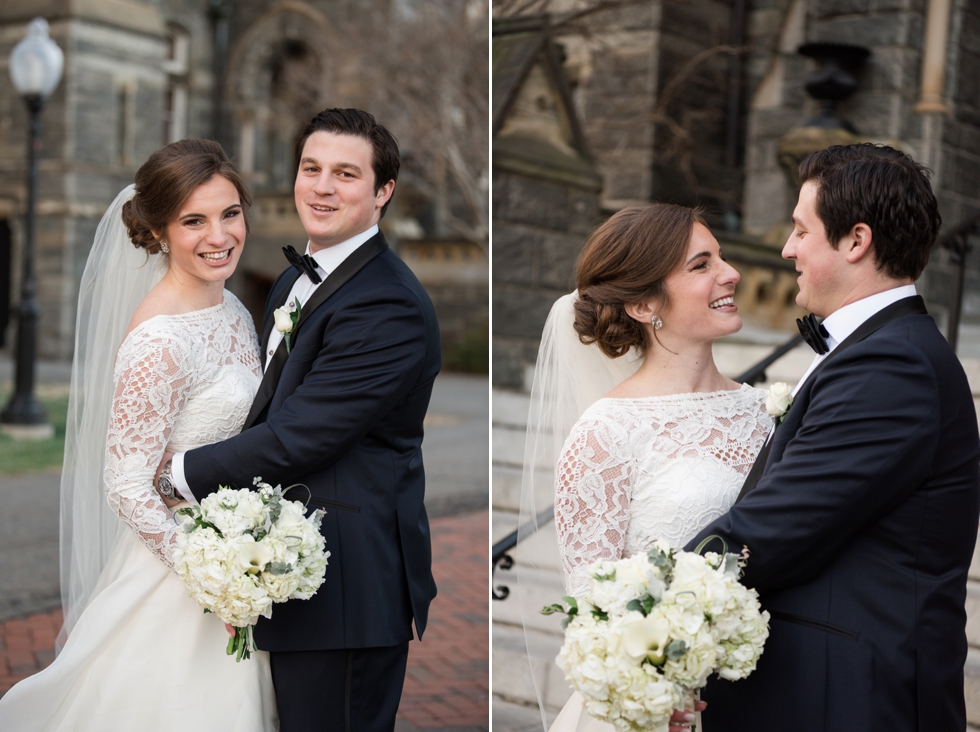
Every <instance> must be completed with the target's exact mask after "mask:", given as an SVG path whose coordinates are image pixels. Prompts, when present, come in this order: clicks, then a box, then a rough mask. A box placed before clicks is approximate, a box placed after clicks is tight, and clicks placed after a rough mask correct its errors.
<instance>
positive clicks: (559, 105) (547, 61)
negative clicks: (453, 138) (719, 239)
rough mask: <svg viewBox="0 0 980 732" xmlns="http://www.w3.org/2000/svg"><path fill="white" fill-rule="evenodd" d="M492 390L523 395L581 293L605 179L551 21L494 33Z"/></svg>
mask: <svg viewBox="0 0 980 732" xmlns="http://www.w3.org/2000/svg"><path fill="white" fill-rule="evenodd" d="M493 54H494V71H493V122H492V125H493V128H492V129H493V197H492V209H493V262H494V268H493V312H494V326H493V328H494V330H493V383H494V385H495V386H502V387H504V388H509V389H518V390H520V389H522V388H523V387H524V384H525V383H530V382H529V380H528V379H527V372H528V370H529V369H533V368H534V360H535V358H536V356H537V344H538V339H539V338H540V335H541V326H542V325H544V321H545V318H547V316H548V311H549V309H550V308H551V304H552V303H553V302H554V301H555V300H556V299H557V298H558V297H560V296H561V295H563V294H565V293H566V292H568V291H569V290H570V289H571V288H573V287H574V284H573V282H572V272H573V270H574V265H575V259H576V258H577V257H578V252H579V249H580V248H581V246H582V241H583V240H584V238H585V237H586V236H587V235H588V233H589V231H590V230H591V229H592V228H593V227H594V226H595V225H596V223H597V222H598V221H599V192H600V190H601V187H602V178H601V177H600V175H599V173H598V171H597V169H596V166H595V164H594V162H593V161H592V157H591V155H590V154H589V152H588V148H587V145H586V142H585V136H584V135H583V133H582V130H581V128H580V126H579V123H578V119H577V117H576V113H575V110H574V108H573V106H572V101H571V96H570V93H569V88H568V82H567V80H566V78H565V74H564V70H563V67H562V63H561V57H560V52H559V49H558V48H557V47H556V45H555V43H554V41H553V39H552V36H551V32H550V29H549V27H548V23H547V20H546V19H544V18H531V19H518V20H514V21H501V22H497V23H495V25H494V30H493Z"/></svg>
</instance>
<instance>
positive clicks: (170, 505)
mask: <svg viewBox="0 0 980 732" xmlns="http://www.w3.org/2000/svg"><path fill="white" fill-rule="evenodd" d="M173 456H174V453H172V452H165V453H163V459H162V460H161V461H160V464H159V465H157V472H156V474H155V475H154V476H153V488H154V489H155V490H156V491H157V495H159V493H160V491H159V486H158V485H157V481H158V480H159V478H160V471H162V470H163V466H164V465H166V464H167V461H168V460H172V459H173ZM160 500H161V501H163V502H164V503H165V504H167V508H173V507H174V506H176V505H177V504H178V503H180V502H181V500H182V499H181V498H180V497H179V496H174V497H173V498H166V497H165V496H160Z"/></svg>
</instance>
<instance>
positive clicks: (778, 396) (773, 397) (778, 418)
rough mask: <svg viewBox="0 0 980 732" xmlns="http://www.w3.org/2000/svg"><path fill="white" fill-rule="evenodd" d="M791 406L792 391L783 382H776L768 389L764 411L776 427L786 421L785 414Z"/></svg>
mask: <svg viewBox="0 0 980 732" xmlns="http://www.w3.org/2000/svg"><path fill="white" fill-rule="evenodd" d="M792 406H793V390H792V389H790V388H789V387H788V386H787V385H786V384H785V383H784V382H782V381H777V382H776V383H775V384H773V385H772V386H770V387H769V391H768V392H767V393H766V411H767V412H769V414H770V416H771V417H772V419H773V422H775V423H776V426H779V423H780V422H782V421H783V420H784V419H786V413H787V412H789V408H790V407H792Z"/></svg>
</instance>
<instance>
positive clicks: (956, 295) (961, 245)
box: [490, 213, 980, 600]
mask: <svg viewBox="0 0 980 732" xmlns="http://www.w3.org/2000/svg"><path fill="white" fill-rule="evenodd" d="M978 233H980V213H978V214H976V215H975V216H972V217H971V218H969V219H967V220H965V221H964V222H963V223H961V224H960V225H959V226H956V227H955V228H953V229H950V230H948V231H946V232H945V233H943V235H942V236H940V237H939V239H938V240H937V242H936V246H937V247H943V248H944V249H946V250H947V251H948V252H949V258H950V262H952V264H953V265H954V266H955V267H956V271H955V273H954V275H953V283H952V287H951V288H950V305H949V323H948V325H947V332H946V340H947V341H948V342H949V345H950V346H951V347H952V349H953V350H954V351H955V350H956V342H957V333H958V331H959V324H960V318H961V315H962V312H963V283H964V281H965V278H966V260H967V256H968V254H969V253H970V251H971V250H972V246H971V245H970V242H969V239H970V237H971V236H973V235H974V234H978ZM728 251H729V259H736V260H737V261H742V262H745V263H746V264H751V265H755V266H763V267H771V268H773V269H777V270H778V269H787V265H788V269H792V270H793V271H796V270H795V266H794V265H793V264H792V262H784V263H783V264H781V265H777V264H776V263H775V262H773V261H772V260H771V259H770V258H767V257H763V256H759V255H754V254H753V253H751V252H741V251H740V252H737V253H736V254H735V256H732V253H731V250H730V248H729V250H728ZM802 342H803V338H802V336H798V335H797V336H793V337H792V338H790V339H789V340H787V341H786V342H785V343H783V344H782V345H781V346H779V347H778V348H776V349H775V350H773V352H772V353H770V354H769V355H768V356H766V357H765V358H763V359H762V360H761V361H759V362H758V363H756V364H754V365H753V366H752V367H750V368H749V369H748V370H747V371H745V372H744V373H742V374H740V375H739V376H737V377H735V379H734V380H735V381H737V382H739V383H742V384H749V385H751V386H754V385H755V384H758V383H759V382H760V381H765V380H766V369H768V368H769V367H770V366H772V365H773V364H774V363H775V362H776V361H778V360H779V359H780V358H782V357H783V356H785V355H786V354H787V353H789V352H790V351H792V350H793V349H794V348H796V347H797V346H798V345H800V344H801V343H802ZM554 517H555V509H554V507H551V508H548V509H546V510H544V511H542V512H541V513H539V514H538V515H537V516H535V517H534V518H533V519H531V520H530V521H528V522H527V523H525V524H524V525H522V526H519V527H518V528H517V529H516V530H514V531H512V532H511V533H509V534H508V535H507V536H505V537H504V538H503V539H501V540H500V541H498V542H497V543H496V544H494V545H493V548H492V550H491V556H490V561H491V564H490V567H491V577H492V576H493V574H495V573H496V571H497V569H503V570H507V569H511V568H512V567H513V566H514V559H513V557H511V556H510V554H508V552H510V551H511V550H512V549H513V548H514V547H515V546H517V544H518V543H519V542H520V541H522V540H524V539H525V538H527V537H528V536H530V535H531V534H533V533H535V532H536V531H537V530H538V529H540V528H541V527H542V526H544V525H545V524H547V523H548V522H549V521H551V520H552V519H554ZM490 595H491V597H492V598H493V599H494V600H505V599H506V598H507V597H508V596H509V595H510V588H509V587H507V586H506V585H496V586H494V585H493V583H492V582H491V588H490Z"/></svg>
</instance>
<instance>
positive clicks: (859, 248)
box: [837, 223, 874, 264]
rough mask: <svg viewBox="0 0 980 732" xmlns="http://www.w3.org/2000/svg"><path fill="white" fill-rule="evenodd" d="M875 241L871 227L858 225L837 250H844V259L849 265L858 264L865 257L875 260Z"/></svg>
mask: <svg viewBox="0 0 980 732" xmlns="http://www.w3.org/2000/svg"><path fill="white" fill-rule="evenodd" d="M873 240H874V235H873V234H872V233H871V227H870V226H868V225H867V224H865V223H857V224H854V226H852V227H851V230H850V231H849V232H848V233H847V235H846V236H845V237H844V238H843V239H842V240H841V242H840V245H839V246H838V247H837V248H838V250H843V252H844V257H845V258H846V259H847V261H848V262H849V263H851V264H857V263H858V262H860V261H861V260H862V259H864V258H865V257H871V258H872V259H874V250H873V249H872V243H873Z"/></svg>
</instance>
